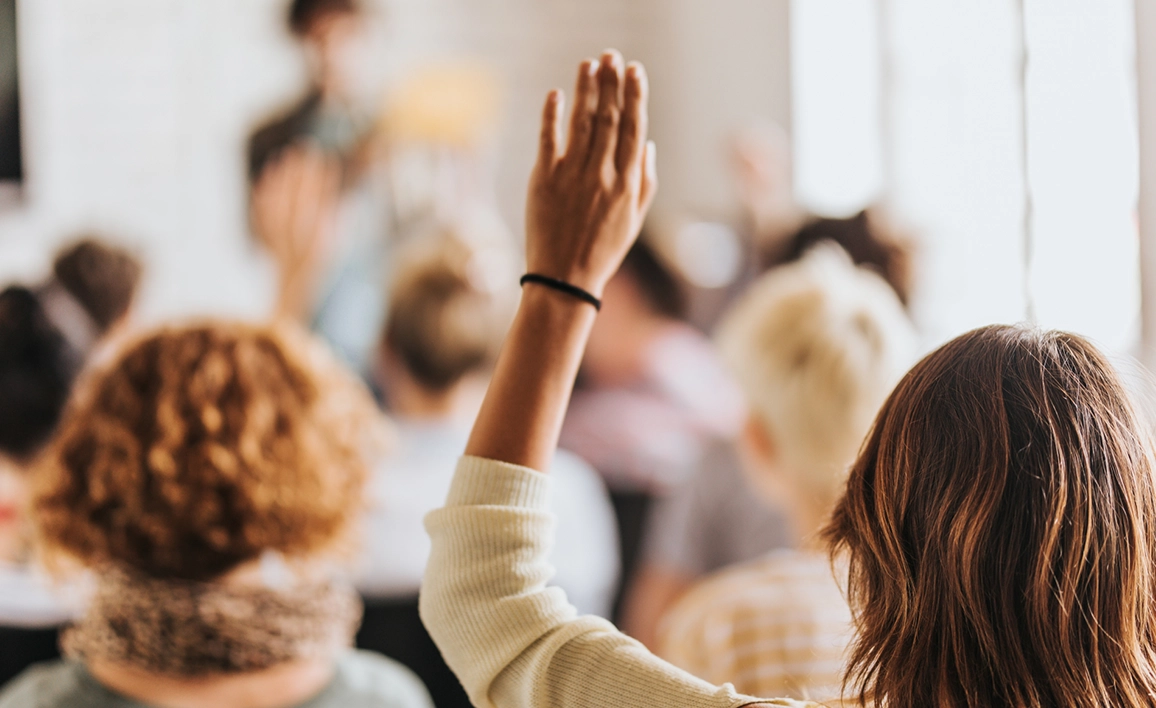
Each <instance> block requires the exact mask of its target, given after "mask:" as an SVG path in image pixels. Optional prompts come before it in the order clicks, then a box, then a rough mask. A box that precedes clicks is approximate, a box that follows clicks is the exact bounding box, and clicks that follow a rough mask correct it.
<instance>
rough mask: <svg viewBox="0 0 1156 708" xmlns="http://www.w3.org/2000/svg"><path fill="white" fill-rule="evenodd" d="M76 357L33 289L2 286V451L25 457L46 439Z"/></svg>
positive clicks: (68, 387)
mask: <svg viewBox="0 0 1156 708" xmlns="http://www.w3.org/2000/svg"><path fill="white" fill-rule="evenodd" d="M80 361H81V356H80V354H79V353H78V352H76V351H74V350H73V349H72V347H70V346H69V345H68V343H67V341H66V340H65V338H64V336H63V335H62V334H61V333H60V332H59V331H58V330H57V329H56V328H55V327H53V326H52V323H51V322H49V320H48V316H47V315H46V314H45V312H44V309H43V308H42V307H41V306H40V302H39V300H37V298H36V295H34V294H33V293H32V291H30V290H28V289H27V288H23V287H16V286H14V287H9V288H7V289H5V290H4V291H2V292H0V452H3V453H4V454H7V455H9V456H11V457H14V458H17V459H26V458H29V457H31V456H33V455H34V454H35V453H36V452H38V451H39V449H40V448H41V446H42V445H44V443H45V442H47V441H48V439H49V437H50V436H51V435H52V433H53V431H54V430H55V429H56V424H57V422H58V421H59V420H60V415H61V412H62V411H63V409H64V406H65V403H66V401H67V400H68V395H69V392H70V391H71V389H72V383H73V380H74V379H75V378H76V374H77V371H78V370H79V369H80Z"/></svg>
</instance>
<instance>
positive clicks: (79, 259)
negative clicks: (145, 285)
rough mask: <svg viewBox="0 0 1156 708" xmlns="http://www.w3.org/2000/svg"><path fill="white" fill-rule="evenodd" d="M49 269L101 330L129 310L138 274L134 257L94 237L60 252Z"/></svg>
mask: <svg viewBox="0 0 1156 708" xmlns="http://www.w3.org/2000/svg"><path fill="white" fill-rule="evenodd" d="M52 271H53V274H54V275H55V276H56V280H57V281H59V282H60V284H61V285H63V286H64V288H65V290H67V291H68V292H69V294H70V295H72V297H74V298H76V301H77V302H79V303H80V305H81V307H83V308H84V310H85V312H87V313H88V315H89V316H90V317H92V320H93V322H95V323H96V326H97V329H99V330H100V332H101V333H103V332H105V331H107V330H108V328H109V327H111V326H112V325H113V324H115V323H116V321H117V320H119V319H120V318H121V317H123V316H124V315H125V313H126V312H128V309H129V307H130V306H131V305H132V301H133V297H134V296H135V295H136V289H137V286H138V285H139V284H140V277H141V265H140V261H138V260H137V259H136V257H135V256H133V255H132V254H131V253H129V252H128V251H126V250H124V249H122V248H117V247H115V246H110V245H108V244H106V243H103V242H102V241H101V240H99V239H98V238H94V237H88V238H84V239H82V240H80V241H78V242H76V243H74V244H73V245H71V246H69V247H68V248H66V249H64V250H63V251H61V252H60V253H59V254H58V255H57V256H56V261H55V262H54V263H53V265H52Z"/></svg>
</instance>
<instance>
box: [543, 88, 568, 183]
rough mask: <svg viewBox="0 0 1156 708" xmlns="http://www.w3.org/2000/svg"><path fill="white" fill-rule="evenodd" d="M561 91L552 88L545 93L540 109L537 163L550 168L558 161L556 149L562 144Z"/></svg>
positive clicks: (562, 98) (562, 99)
mask: <svg viewBox="0 0 1156 708" xmlns="http://www.w3.org/2000/svg"><path fill="white" fill-rule="evenodd" d="M564 100H565V98H564V97H563V96H562V92H561V91H560V90H558V89H554V90H553V91H551V92H550V93H548V94H547V95H546V106H545V108H543V109H542V134H541V138H540V140H539V143H538V165H539V166H541V167H542V168H543V169H545V170H551V169H553V167H554V163H555V162H557V161H558V150H559V149H560V148H561V146H562V121H560V120H559V116H560V115H561V114H562V107H563V101H564Z"/></svg>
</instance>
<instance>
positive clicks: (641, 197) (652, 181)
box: [638, 140, 658, 217]
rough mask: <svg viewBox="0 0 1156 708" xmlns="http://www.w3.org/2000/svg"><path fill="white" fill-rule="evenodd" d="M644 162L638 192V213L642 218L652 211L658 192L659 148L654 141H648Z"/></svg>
mask: <svg viewBox="0 0 1156 708" xmlns="http://www.w3.org/2000/svg"><path fill="white" fill-rule="evenodd" d="M645 152H646V155H645V157H644V158H643V162H644V163H645V165H646V167H645V169H643V171H642V187H641V188H640V189H639V190H638V211H639V214H640V215H641V216H642V217H645V216H646V211H647V210H648V209H650V204H651V202H653V201H654V195H655V194H656V193H657V192H658V148H657V147H656V146H655V144H654V141H653V140H648V141H647V143H646V149H645Z"/></svg>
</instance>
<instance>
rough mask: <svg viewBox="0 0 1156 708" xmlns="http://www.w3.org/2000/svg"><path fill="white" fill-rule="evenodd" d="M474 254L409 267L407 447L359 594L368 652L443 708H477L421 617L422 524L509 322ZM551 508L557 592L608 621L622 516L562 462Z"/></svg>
mask: <svg viewBox="0 0 1156 708" xmlns="http://www.w3.org/2000/svg"><path fill="white" fill-rule="evenodd" d="M479 265H480V264H479V263H478V262H477V261H476V259H474V258H473V256H472V253H471V251H470V249H468V248H467V247H466V246H464V245H463V244H461V243H460V242H459V241H458V240H457V239H455V238H454V237H452V236H447V237H445V238H442V239H438V240H436V241H433V242H430V243H428V244H425V245H417V244H415V245H414V247H413V248H411V250H410V251H409V253H407V254H406V256H405V257H404V258H403V259H402V262H401V266H400V271H399V273H398V276H397V281H396V284H395V288H394V292H393V294H392V296H391V298H390V303H391V304H390V310H389V317H388V320H387V323H386V326H385V331H384V333H383V337H382V345H381V375H382V376H383V378H385V379H386V381H385V384H386V385H385V386H384V388H385V390H387V391H388V392H389V401H388V402H389V405H390V410H391V413H392V414H393V416H394V418H395V421H396V429H397V436H396V441H395V447H394V449H393V451H392V454H390V455H389V456H388V457H387V458H385V460H384V461H383V462H382V463H381V464H379V465H378V467H377V469H376V470H374V472H373V477H372V480H371V482H370V484H369V489H368V499H369V504H370V509H369V512H368V515H367V517H366V520H365V524H364V529H365V534H364V539H365V540H364V544H363V549H362V561H361V567H360V574H359V579H358V587H359V589H360V590H361V592H362V595H363V596H364V597H365V599H366V609H365V619H364V621H363V624H362V628H361V631H360V632H359V634H358V645H359V646H360V647H362V648H368V649H375V650H378V651H380V652H382V653H384V654H386V655H387V656H391V657H393V658H395V659H397V660H399V661H401V662H402V663H404V664H406V665H407V666H409V667H410V668H411V669H413V670H414V671H415V672H416V673H417V674H418V675H419V676H420V677H421V678H422V679H423V680H424V681H425V683H426V685H427V686H428V687H429V689H430V693H431V694H432V696H433V699H434V703H435V704H436V705H437V706H438V708H450V707H452V706H462V707H463V708H464V707H465V706H469V699H468V698H467V696H466V694H465V692H464V691H463V690H462V688H461V686H460V684H459V683H458V681H457V679H456V678H455V677H454V675H453V673H452V672H451V671H450V670H449V668H448V667H447V666H446V665H445V662H444V661H443V660H442V658H441V654H440V653H439V652H438V650H437V647H436V646H435V645H434V644H433V641H432V640H431V639H430V638H429V635H428V634H427V633H426V630H425V628H424V626H423V625H422V624H421V620H420V618H419V617H418V609H417V608H418V591H419V589H420V587H421V580H422V576H423V574H424V573H425V566H426V561H427V558H428V556H429V550H430V549H429V546H430V542H429V537H428V535H427V534H426V532H425V528H424V526H423V524H422V520H423V518H424V517H425V515H426V514H427V513H428V512H429V511H431V510H433V509H436V508H438V507H440V506H441V505H442V504H443V503H444V501H445V497H446V494H447V492H448V490H449V485H450V480H451V478H452V476H453V470H454V464H455V461H456V460H457V458H458V457H459V456H460V455H461V453H462V450H464V449H465V446H466V439H467V437H468V435H469V429H470V426H471V424H472V422H473V418H474V416H475V415H476V413H477V409H478V406H479V405H480V403H481V398H482V395H483V394H484V393H485V388H486V384H487V381H488V376H489V370H490V367H491V365H492V363H493V360H494V358H495V356H496V355H497V351H496V349H497V347H498V345H499V343H500V341H501V335H502V332H504V331H505V329H506V325H507V322H508V316H509V309H510V308H509V307H506V305H507V304H509V303H507V302H506V301H505V300H506V298H503V297H501V295H499V294H497V293H494V292H491V291H489V290H488V289H487V288H486V287H485V286H484V284H483V282H482V281H479V280H478V276H479V275H480V274H479V273H478V272H477V271H478V266H479ZM552 476H553V477H554V479H555V482H556V485H557V486H556V489H555V490H554V495H553V498H552V502H551V508H552V510H553V512H554V514H555V516H556V518H557V524H558V525H557V530H558V535H557V543H556V545H555V547H554V551H553V554H552V556H551V559H552V562H553V564H554V566H555V567H556V569H557V574H556V575H555V576H554V578H553V580H552V581H551V582H552V584H555V585H557V586H559V587H561V588H562V589H564V590H565V591H566V594H567V597H568V598H569V599H570V601H571V602H572V603H574V605H575V606H577V607H578V609H579V610H580V611H582V612H585V613H592V614H597V615H602V616H608V615H609V612H610V604H611V600H612V596H613V592H614V589H615V583H616V580H617V573H618V558H617V538H616V536H615V532H614V515H613V511H612V509H611V506H610V503H609V500H608V498H607V494H606V491H605V489H604V487H603V486H602V482H601V480H600V479H599V478H598V475H597V473H595V472H594V470H593V469H591V468H590V467H589V465H587V464H586V463H585V462H583V461H582V460H581V459H579V458H578V457H576V456H574V455H572V454H569V453H566V452H564V451H560V452H559V453H558V455H557V457H556V458H555V460H554V466H553V475H552Z"/></svg>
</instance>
